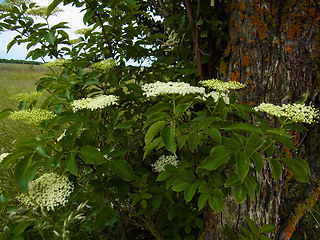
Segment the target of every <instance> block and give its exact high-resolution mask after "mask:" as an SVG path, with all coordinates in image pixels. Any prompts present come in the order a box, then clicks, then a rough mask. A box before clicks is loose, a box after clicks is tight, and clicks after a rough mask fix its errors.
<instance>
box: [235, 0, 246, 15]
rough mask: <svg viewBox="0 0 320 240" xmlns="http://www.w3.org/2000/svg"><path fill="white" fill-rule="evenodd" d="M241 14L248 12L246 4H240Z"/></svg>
mask: <svg viewBox="0 0 320 240" xmlns="http://www.w3.org/2000/svg"><path fill="white" fill-rule="evenodd" d="M237 8H238V9H239V10H240V11H241V12H243V13H245V12H246V11H247V8H246V4H245V3H242V2H240V3H239V4H238V7H237Z"/></svg>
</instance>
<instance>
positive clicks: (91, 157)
mask: <svg viewBox="0 0 320 240" xmlns="http://www.w3.org/2000/svg"><path fill="white" fill-rule="evenodd" d="M77 154H78V155H79V157H80V158H81V159H82V160H83V161H84V162H85V163H88V164H102V163H104V162H106V159H105V158H104V157H103V155H102V153H101V152H100V151H99V150H98V149H97V148H95V147H93V146H85V147H83V148H81V149H80V150H79V151H78V152H77Z"/></svg>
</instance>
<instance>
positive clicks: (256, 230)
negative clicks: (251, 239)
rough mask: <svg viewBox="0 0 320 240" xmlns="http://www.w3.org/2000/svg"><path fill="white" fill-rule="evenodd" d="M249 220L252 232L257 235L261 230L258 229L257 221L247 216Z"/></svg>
mask: <svg viewBox="0 0 320 240" xmlns="http://www.w3.org/2000/svg"><path fill="white" fill-rule="evenodd" d="M247 220H248V225H249V228H250V230H251V232H252V233H253V234H254V235H257V234H258V231H259V230H258V227H257V225H256V223H255V222H254V221H253V220H252V219H250V218H247Z"/></svg>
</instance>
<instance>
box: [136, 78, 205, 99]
mask: <svg viewBox="0 0 320 240" xmlns="http://www.w3.org/2000/svg"><path fill="white" fill-rule="evenodd" d="M141 88H142V90H143V91H144V93H143V95H145V96H147V97H156V96H159V95H167V94H179V95H183V96H184V95H186V94H205V89H204V88H202V87H193V86H191V85H190V84H189V83H185V82H167V83H165V82H159V81H158V82H155V83H148V84H144V85H142V87H141Z"/></svg>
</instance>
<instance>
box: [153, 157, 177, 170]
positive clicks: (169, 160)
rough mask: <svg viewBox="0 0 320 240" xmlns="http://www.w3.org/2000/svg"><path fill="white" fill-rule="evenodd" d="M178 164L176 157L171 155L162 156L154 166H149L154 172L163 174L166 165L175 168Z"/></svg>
mask: <svg viewBox="0 0 320 240" xmlns="http://www.w3.org/2000/svg"><path fill="white" fill-rule="evenodd" d="M178 162H179V161H178V160H177V157H176V156H174V155H171V156H165V155H162V156H161V157H159V159H158V160H157V161H156V162H155V163H154V164H151V166H152V167H153V169H154V171H156V172H163V171H164V170H165V169H164V167H165V166H166V165H168V164H170V165H173V166H175V167H177V166H178Z"/></svg>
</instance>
